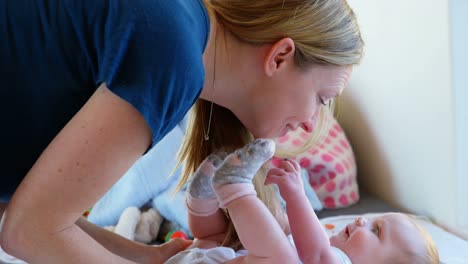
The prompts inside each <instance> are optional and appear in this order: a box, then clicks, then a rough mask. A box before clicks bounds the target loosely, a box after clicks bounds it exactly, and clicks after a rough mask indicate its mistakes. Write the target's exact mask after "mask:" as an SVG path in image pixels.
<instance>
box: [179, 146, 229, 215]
mask: <svg viewBox="0 0 468 264" xmlns="http://www.w3.org/2000/svg"><path fill="white" fill-rule="evenodd" d="M225 156H226V154H225V153H219V154H211V155H210V156H208V157H207V158H206V159H205V160H204V161H203V162H202V164H201V165H200V166H199V167H198V169H197V171H196V172H195V174H194V175H193V177H192V180H191V182H190V183H189V185H188V187H187V196H186V200H185V201H186V204H187V208H188V210H189V212H190V213H191V214H193V215H197V216H208V215H211V214H213V213H214V212H216V211H217V210H218V208H219V202H218V199H217V197H216V194H215V193H214V191H213V187H212V185H211V179H212V178H213V175H214V173H215V171H216V168H217V167H218V166H219V165H220V164H221V163H222V161H223V158H224V157H225Z"/></svg>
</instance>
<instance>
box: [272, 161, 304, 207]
mask: <svg viewBox="0 0 468 264" xmlns="http://www.w3.org/2000/svg"><path fill="white" fill-rule="evenodd" d="M271 183H275V184H276V185H278V188H279V191H280V194H281V196H282V197H283V199H285V200H286V201H287V200H288V199H289V198H290V197H291V196H293V195H298V194H303V193H304V183H303V182H302V177H301V167H300V166H299V163H297V161H295V160H292V159H284V160H282V161H280V162H279V164H278V167H277V168H273V169H271V170H270V171H269V172H268V174H267V177H266V180H265V185H267V184H271Z"/></svg>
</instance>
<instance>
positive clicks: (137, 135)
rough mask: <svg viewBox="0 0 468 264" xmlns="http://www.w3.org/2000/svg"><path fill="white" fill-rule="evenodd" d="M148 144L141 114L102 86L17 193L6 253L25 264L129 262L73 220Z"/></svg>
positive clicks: (9, 214) (7, 227)
mask: <svg viewBox="0 0 468 264" xmlns="http://www.w3.org/2000/svg"><path fill="white" fill-rule="evenodd" d="M150 142H151V131H150V129H149V127H148V125H147V124H146V122H145V120H144V119H143V117H142V116H141V115H140V113H138V112H137V110H136V109H134V108H133V107H132V106H131V105H130V104H129V103H127V102H126V101H124V100H122V99H121V98H120V97H118V96H117V95H115V94H114V93H112V92H111V91H110V90H108V89H107V88H106V86H105V85H101V86H100V87H99V88H98V89H97V90H96V92H95V93H94V95H93V96H92V97H91V98H90V99H89V101H88V102H87V103H86V104H85V105H84V106H83V108H82V109H81V110H80V111H79V112H78V113H77V114H76V115H75V116H74V117H73V118H72V120H71V121H70V122H69V123H68V124H67V125H66V126H65V127H64V128H63V129H62V131H61V132H60V133H59V134H58V135H57V136H56V137H55V139H54V140H53V141H52V142H51V144H50V145H49V146H48V147H47V148H46V150H45V151H44V152H43V153H42V155H41V156H40V158H39V159H38V160H37V162H36V163H35V164H34V166H33V167H32V169H31V170H30V171H29V173H28V174H27V176H26V177H25V179H24V180H23V182H22V183H21V184H20V186H19V187H18V189H17V190H16V193H15V194H14V196H13V197H12V200H11V201H10V203H9V205H8V209H7V212H6V218H5V223H4V227H3V232H2V234H1V237H0V241H1V245H2V247H3V248H4V250H5V251H6V252H8V253H10V254H11V255H14V256H16V257H18V258H21V259H23V260H25V261H27V262H29V263H130V261H128V260H125V259H123V258H121V257H119V256H117V255H115V254H112V253H111V252H109V251H108V250H106V249H105V248H104V247H103V246H102V245H100V244H99V243H97V242H96V241H95V240H93V239H92V238H91V237H90V236H89V235H87V234H86V233H85V232H83V230H81V229H80V228H79V227H78V226H77V225H76V224H75V221H76V220H77V219H78V218H79V217H80V216H81V214H82V212H83V211H84V210H85V208H89V207H90V206H92V205H93V204H94V203H95V202H96V201H97V200H98V199H99V198H100V197H101V196H102V195H103V194H104V193H105V191H106V190H107V189H109V188H110V187H111V186H112V185H113V184H114V183H115V182H116V181H117V180H118V179H119V178H120V177H121V176H122V175H123V174H124V173H125V172H126V171H127V170H128V168H129V167H130V166H131V165H132V164H133V163H134V162H135V161H136V160H137V159H138V158H139V157H140V156H141V155H142V153H144V151H145V150H146V149H147V148H148V146H149V145H150Z"/></svg>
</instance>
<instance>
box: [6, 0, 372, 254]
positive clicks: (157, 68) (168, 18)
mask: <svg viewBox="0 0 468 264" xmlns="http://www.w3.org/2000/svg"><path fill="white" fill-rule="evenodd" d="M0 5H2V6H1V8H0V23H1V24H0V35H1V38H2V42H1V44H0V55H1V57H2V60H0V69H1V70H0V82H1V84H2V87H3V88H4V91H6V97H5V100H4V104H2V106H1V113H2V114H1V115H2V120H4V123H5V124H9V128H10V127H11V128H10V129H4V131H3V132H2V133H4V137H5V138H7V141H6V143H5V144H6V147H4V150H6V153H9V154H11V155H10V156H8V157H7V158H6V160H3V162H2V164H4V176H3V177H2V178H1V180H0V186H1V187H0V192H1V193H0V194H1V197H2V198H3V202H8V206H7V208H6V212H5V214H4V224H3V230H2V233H1V236H0V241H1V242H0V243H1V246H2V248H3V249H4V250H5V251H6V252H7V253H10V254H12V255H14V256H17V257H19V258H21V259H23V260H25V261H27V262H30V263H63V262H66V263H75V262H76V263H98V262H99V263H131V262H132V261H133V262H150V261H152V262H153V263H155V262H156V263H161V262H163V261H164V260H165V259H167V258H169V257H170V255H171V254H175V253H176V252H177V251H179V250H182V249H183V248H184V246H186V244H183V243H181V242H180V241H176V243H174V244H167V245H164V246H162V247H160V248H158V247H151V248H147V247H142V246H140V245H138V244H133V243H131V242H129V241H125V240H121V239H113V237H111V234H108V233H106V232H104V231H103V230H100V229H98V228H97V227H95V226H92V225H89V224H88V223H83V221H81V220H80V221H78V222H76V221H77V219H78V218H79V216H80V215H81V213H82V212H83V211H84V210H85V209H86V208H88V207H90V206H92V205H93V204H94V203H95V202H96V201H97V200H98V199H99V198H100V197H101V196H102V195H103V194H104V193H105V191H106V190H107V189H109V188H110V187H111V186H112V185H113V184H114V183H115V182H116V181H117V180H118V179H119V177H120V176H122V175H123V174H124V172H125V171H126V170H127V169H128V168H129V167H130V166H131V165H132V164H133V163H134V162H135V160H136V159H138V157H140V156H141V155H142V154H143V153H145V151H147V150H148V148H149V147H151V145H154V144H156V143H157V142H158V141H159V140H160V139H161V138H162V137H163V136H164V135H165V134H166V133H167V132H168V131H170V130H171V129H172V128H173V127H174V126H175V124H177V123H178V122H179V121H180V120H181V119H182V118H183V116H184V115H185V114H186V112H187V111H188V110H189V108H190V107H191V106H192V104H193V103H194V102H195V100H196V99H197V98H200V99H202V100H200V101H199V102H198V103H197V105H196V106H195V109H196V111H195V119H194V121H195V123H194V124H196V125H192V126H191V129H192V130H193V129H194V131H192V132H191V133H190V137H189V138H188V139H187V140H188V141H187V144H186V145H185V150H184V151H183V159H185V160H186V162H187V165H188V166H187V172H190V171H191V170H193V169H194V168H196V167H198V165H199V163H200V162H201V161H202V160H203V159H204V158H205V157H206V156H207V154H208V153H209V152H211V151H212V150H213V149H215V148H226V149H232V148H237V147H238V146H242V145H243V144H244V142H245V141H247V140H248V138H249V136H250V133H251V134H252V135H253V136H254V137H266V138H274V137H277V136H281V135H283V134H284V133H286V132H287V131H288V130H291V129H296V128H298V127H301V128H303V129H305V130H306V131H311V130H312V128H313V127H314V125H315V123H316V119H317V115H318V112H319V109H320V106H321V104H326V102H328V101H329V100H330V99H332V98H333V97H335V96H337V95H338V94H339V93H341V91H342V89H343V88H344V86H345V85H346V82H347V79H348V77H349V75H350V72H351V65H353V64H356V63H358V62H359V60H360V58H361V52H362V45H363V44H362V40H361V37H360V33H359V30H358V27H357V25H356V21H355V18H354V14H353V13H352V11H351V10H350V8H349V6H348V5H347V3H346V1H341V0H326V1H323V0H315V1H314V0H308V1H304V0H257V1H250V0H236V1H234V0H231V1H228V0H225V1H221V0H217V1H215V0H212V1H208V0H205V1H202V0H171V1H163V0H154V1H151V2H150V1H105V0H102V1H78V2H73V3H72V2H69V1H59V0H56V1H44V2H37V1H33V0H23V1H3V2H2V3H1V4H0ZM208 101H209V102H208ZM17 109H18V110H17ZM232 114H233V115H232ZM197 121H200V122H199V123H197ZM247 131H248V132H250V133H248V132H247ZM185 179H186V178H185ZM185 179H184V180H185ZM88 233H89V234H90V235H91V236H92V237H94V239H93V238H91V236H90V235H88ZM111 238H112V239H111ZM119 255H120V256H119ZM168 255H169V256H168Z"/></svg>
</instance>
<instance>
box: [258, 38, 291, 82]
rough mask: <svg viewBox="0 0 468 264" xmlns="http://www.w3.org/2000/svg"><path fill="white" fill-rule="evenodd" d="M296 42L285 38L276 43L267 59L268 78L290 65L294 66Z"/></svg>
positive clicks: (265, 63)
mask: <svg viewBox="0 0 468 264" xmlns="http://www.w3.org/2000/svg"><path fill="white" fill-rule="evenodd" d="M295 49H296V47H295V45H294V41H293V40H292V39H291V38H283V39H280V40H279V41H278V42H276V43H275V44H274V45H273V46H272V47H271V48H270V50H269V51H268V53H267V56H266V57H265V62H264V70H265V73H266V75H267V76H268V77H271V76H273V75H274V74H275V73H277V72H278V71H280V70H282V69H283V68H284V67H285V66H287V65H288V64H292V65H293V64H294V52H295Z"/></svg>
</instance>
